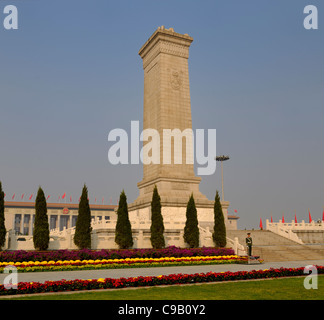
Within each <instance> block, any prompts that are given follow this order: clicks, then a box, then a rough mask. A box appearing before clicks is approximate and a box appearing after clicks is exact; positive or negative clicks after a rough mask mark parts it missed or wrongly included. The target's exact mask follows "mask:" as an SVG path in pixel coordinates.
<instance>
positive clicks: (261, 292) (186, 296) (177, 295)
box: [16, 275, 324, 300]
mask: <svg viewBox="0 0 324 320" xmlns="http://www.w3.org/2000/svg"><path fill="white" fill-rule="evenodd" d="M304 279H305V277H298V278H278V279H270V280H258V281H240V282H222V283H216V284H202V285H187V286H168V287H150V288H140V289H122V290H114V289H112V290H109V291H108V290H106V291H99V292H98V291H97V292H84V293H73V294H55V295H42V296H41V295H38V296H37V295H35V296H32V297H31V296H29V297H23V298H19V299H20V300H48V299H49V300H309V299H311V300H324V275H322V276H319V277H318V289H309V290H307V289H305V288H304ZM16 299H18V298H16Z"/></svg>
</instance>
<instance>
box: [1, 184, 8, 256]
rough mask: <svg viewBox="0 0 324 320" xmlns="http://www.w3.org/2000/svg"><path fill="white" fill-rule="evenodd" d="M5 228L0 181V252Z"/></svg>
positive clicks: (3, 241) (4, 238)
mask: <svg viewBox="0 0 324 320" xmlns="http://www.w3.org/2000/svg"><path fill="white" fill-rule="evenodd" d="M6 232H7V231H6V227H5V214H4V192H3V191H2V184H1V181H0V250H1V248H2V247H3V246H4V245H5V242H6Z"/></svg>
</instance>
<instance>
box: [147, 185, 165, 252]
mask: <svg viewBox="0 0 324 320" xmlns="http://www.w3.org/2000/svg"><path fill="white" fill-rule="evenodd" d="M151 212H152V224H151V229H150V230H151V244H152V247H153V248H156V249H158V248H159V249H161V248H164V247H165V240H164V234H163V233H164V225H163V217H162V214H161V198H160V196H159V193H158V190H157V187H156V186H155V187H154V190H153V196H152V202H151Z"/></svg>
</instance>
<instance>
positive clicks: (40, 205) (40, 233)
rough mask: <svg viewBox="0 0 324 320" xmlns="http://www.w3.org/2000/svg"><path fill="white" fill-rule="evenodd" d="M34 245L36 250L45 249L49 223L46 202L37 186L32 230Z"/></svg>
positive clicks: (42, 192)
mask: <svg viewBox="0 0 324 320" xmlns="http://www.w3.org/2000/svg"><path fill="white" fill-rule="evenodd" d="M33 242H34V247H35V249H37V250H47V248H48V244H49V224H48V216H47V204H46V198H45V194H44V191H43V189H42V188H41V187H39V188H38V192H37V196H36V202H35V224H34V232H33Z"/></svg>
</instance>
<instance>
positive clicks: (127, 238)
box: [115, 190, 133, 249]
mask: <svg viewBox="0 0 324 320" xmlns="http://www.w3.org/2000/svg"><path fill="white" fill-rule="evenodd" d="M115 242H116V243H117V244H118V246H119V248H120V249H128V248H131V247H132V246H133V236H132V227H131V223H130V221H129V217H128V205H127V198H126V194H125V191H124V190H123V191H122V192H121V194H120V197H119V204H118V210H117V223H116V230H115Z"/></svg>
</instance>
